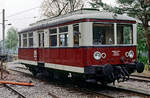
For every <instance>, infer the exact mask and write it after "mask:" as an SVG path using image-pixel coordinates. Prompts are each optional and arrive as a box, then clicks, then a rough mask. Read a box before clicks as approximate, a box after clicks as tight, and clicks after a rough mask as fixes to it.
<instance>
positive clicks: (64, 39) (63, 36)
mask: <svg viewBox="0 0 150 98" xmlns="http://www.w3.org/2000/svg"><path fill="white" fill-rule="evenodd" d="M59 40H60V41H59V42H60V43H59V44H60V46H68V34H60V35H59Z"/></svg>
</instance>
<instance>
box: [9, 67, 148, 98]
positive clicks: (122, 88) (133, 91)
mask: <svg viewBox="0 0 150 98" xmlns="http://www.w3.org/2000/svg"><path fill="white" fill-rule="evenodd" d="M10 70H11V71H15V72H19V73H22V74H23V73H24V74H26V75H30V74H29V73H26V72H22V71H19V70H15V69H10ZM30 76H32V75H30ZM105 87H107V88H111V89H116V90H118V91H120V90H121V91H128V92H131V93H136V94H140V95H144V96H150V92H148V91H145V90H140V89H137V88H129V87H124V86H116V85H106V86H105ZM84 90H85V91H89V92H93V93H95V94H99V95H102V96H106V97H110V98H114V97H113V96H111V95H106V94H103V93H101V92H97V91H92V90H88V89H84ZM81 91H83V90H81Z"/></svg>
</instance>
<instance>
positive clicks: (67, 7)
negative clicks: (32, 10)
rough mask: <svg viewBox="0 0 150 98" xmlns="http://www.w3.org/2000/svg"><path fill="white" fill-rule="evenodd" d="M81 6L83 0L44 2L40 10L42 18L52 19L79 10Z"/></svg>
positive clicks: (47, 0)
mask: <svg viewBox="0 0 150 98" xmlns="http://www.w3.org/2000/svg"><path fill="white" fill-rule="evenodd" d="M83 6H84V2H83V0H44V1H43V2H42V5H41V9H42V14H43V15H44V16H47V17H54V16H58V15H60V14H66V13H68V12H71V11H74V10H77V9H81V8H82V7H83Z"/></svg>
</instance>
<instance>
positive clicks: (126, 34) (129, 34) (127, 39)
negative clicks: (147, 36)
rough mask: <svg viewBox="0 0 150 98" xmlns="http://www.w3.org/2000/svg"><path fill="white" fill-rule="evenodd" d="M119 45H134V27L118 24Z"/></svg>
mask: <svg viewBox="0 0 150 98" xmlns="http://www.w3.org/2000/svg"><path fill="white" fill-rule="evenodd" d="M117 43H118V44H132V43H133V31H132V25H127V24H117Z"/></svg>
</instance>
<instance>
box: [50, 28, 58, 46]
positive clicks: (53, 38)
mask: <svg viewBox="0 0 150 98" xmlns="http://www.w3.org/2000/svg"><path fill="white" fill-rule="evenodd" d="M49 33H50V35H49V46H57V29H56V28H55V29H50V30H49Z"/></svg>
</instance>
